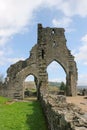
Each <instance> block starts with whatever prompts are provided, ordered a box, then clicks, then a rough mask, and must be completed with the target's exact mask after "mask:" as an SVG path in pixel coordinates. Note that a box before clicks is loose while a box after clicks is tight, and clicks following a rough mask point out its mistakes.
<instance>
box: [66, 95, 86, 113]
mask: <svg viewBox="0 0 87 130" xmlns="http://www.w3.org/2000/svg"><path fill="white" fill-rule="evenodd" d="M66 100H67V102H68V103H74V104H75V105H77V106H78V107H80V108H81V109H82V110H83V111H84V112H87V96H75V97H66Z"/></svg>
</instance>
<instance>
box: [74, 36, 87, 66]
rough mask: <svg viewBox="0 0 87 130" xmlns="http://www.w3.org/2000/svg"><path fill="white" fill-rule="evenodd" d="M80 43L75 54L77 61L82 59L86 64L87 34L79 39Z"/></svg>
mask: <svg viewBox="0 0 87 130" xmlns="http://www.w3.org/2000/svg"><path fill="white" fill-rule="evenodd" d="M81 41H82V45H81V46H80V48H79V52H78V53H76V54H75V57H76V60H77V61H83V64H85V65H86V64H87V34H86V35H85V36H83V37H82V39H81Z"/></svg>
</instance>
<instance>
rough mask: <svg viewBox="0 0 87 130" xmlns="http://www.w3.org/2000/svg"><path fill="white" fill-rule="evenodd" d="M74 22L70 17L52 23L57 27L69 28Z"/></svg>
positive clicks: (54, 20)
mask: <svg viewBox="0 0 87 130" xmlns="http://www.w3.org/2000/svg"><path fill="white" fill-rule="evenodd" d="M71 22H72V19H71V18H69V17H63V18H62V19H59V20H58V19H53V21H52V23H53V25H54V26H56V27H64V28H67V27H68V26H69V25H70V24H71Z"/></svg>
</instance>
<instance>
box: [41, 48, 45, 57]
mask: <svg viewBox="0 0 87 130" xmlns="http://www.w3.org/2000/svg"><path fill="white" fill-rule="evenodd" d="M44 54H45V52H44V50H43V49H42V59H44Z"/></svg>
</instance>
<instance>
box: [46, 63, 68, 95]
mask: <svg viewBox="0 0 87 130" xmlns="http://www.w3.org/2000/svg"><path fill="white" fill-rule="evenodd" d="M47 73H48V91H49V93H51V94H59V95H60V94H61V95H66V72H65V70H64V68H63V67H62V65H60V64H59V63H58V62H57V61H52V62H51V63H50V64H49V65H48V67H47Z"/></svg>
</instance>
